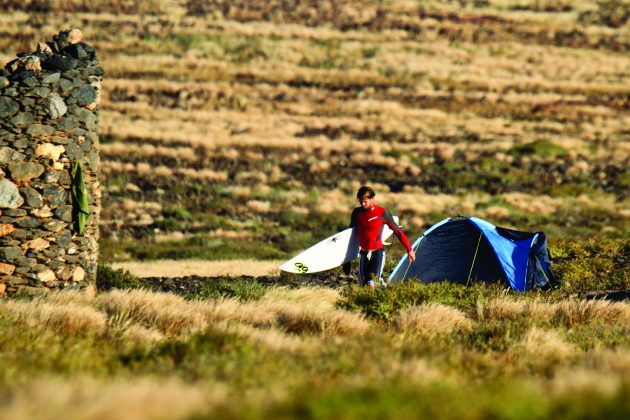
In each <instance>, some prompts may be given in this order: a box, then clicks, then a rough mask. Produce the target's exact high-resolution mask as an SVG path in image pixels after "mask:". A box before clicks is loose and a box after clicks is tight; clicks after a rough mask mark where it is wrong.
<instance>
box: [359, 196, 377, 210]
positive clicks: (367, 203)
mask: <svg viewBox="0 0 630 420" xmlns="http://www.w3.org/2000/svg"><path fill="white" fill-rule="evenodd" d="M359 204H361V207H363V208H364V209H366V210H369V209H371V208H372V206H373V205H374V197H372V198H369V197H367V196H364V197H361V198H359Z"/></svg>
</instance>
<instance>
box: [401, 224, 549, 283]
mask: <svg viewBox="0 0 630 420" xmlns="http://www.w3.org/2000/svg"><path fill="white" fill-rule="evenodd" d="M413 249H414V250H415V251H416V260H415V261H414V262H413V263H411V264H409V261H408V259H407V256H406V255H405V256H404V257H403V258H402V259H401V260H400V261H399V262H398V265H397V266H396V268H395V269H394V271H393V272H392V274H391V275H390V278H389V279H390V281H391V282H398V281H404V280H405V279H408V278H417V279H420V280H421V281H423V282H424V283H433V282H437V281H445V280H447V281H452V282H455V283H459V284H466V285H470V284H473V283H475V282H503V283H506V284H509V285H510V286H511V287H512V288H513V289H514V290H519V291H524V290H530V289H532V288H545V287H549V286H551V285H553V284H554V283H555V278H554V277H553V272H552V271H551V262H550V259H549V252H548V250H547V240H546V238H545V234H544V233H542V232H537V233H529V232H520V231H516V230H511V229H505V228H501V227H496V226H494V225H492V224H490V223H488V222H486V221H484V220H481V219H478V218H475V217H470V218H458V219H451V218H449V219H445V220H443V221H441V222H439V223H437V224H435V225H434V226H432V227H431V228H430V229H429V230H427V231H426V232H425V233H424V234H423V235H422V236H421V237H420V238H418V239H417V240H416V241H415V242H414V244H413Z"/></svg>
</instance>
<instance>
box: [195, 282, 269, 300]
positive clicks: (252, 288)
mask: <svg viewBox="0 0 630 420" xmlns="http://www.w3.org/2000/svg"><path fill="white" fill-rule="evenodd" d="M265 293H267V290H266V289H265V287H264V286H263V285H262V284H260V283H259V282H257V281H256V280H252V279H245V278H242V277H240V278H237V279H235V280H221V281H212V282H204V283H203V285H202V286H201V288H200V289H198V290H194V291H189V292H187V293H186V294H185V295H184V296H185V297H186V298H187V299H193V300H198V299H220V298H236V299H239V300H241V301H243V302H248V301H254V300H259V299H260V298H261V297H263V296H264V295H265Z"/></svg>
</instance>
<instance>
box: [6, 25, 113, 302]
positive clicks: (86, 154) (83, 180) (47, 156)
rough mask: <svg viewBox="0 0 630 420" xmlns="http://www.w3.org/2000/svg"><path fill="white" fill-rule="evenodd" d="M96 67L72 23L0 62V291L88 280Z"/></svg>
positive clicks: (94, 197) (93, 250)
mask: <svg viewBox="0 0 630 420" xmlns="http://www.w3.org/2000/svg"><path fill="white" fill-rule="evenodd" d="M102 75H103V70H102V68H101V67H100V66H99V62H98V59H97V58H96V53H95V51H94V48H92V47H91V46H89V45H88V44H86V43H84V42H83V35H82V34H81V31H79V30H78V29H72V30H65V31H61V32H60V33H59V34H58V35H55V36H54V37H53V40H52V41H50V42H46V43H40V44H39V45H38V46H37V50H36V51H35V52H29V53H21V54H19V55H18V58H17V59H15V60H13V61H11V62H9V63H8V64H7V65H6V66H5V68H4V69H0V295H1V294H6V293H13V292H16V291H19V290H21V289H29V288H44V289H62V288H74V289H80V288H84V287H87V286H88V285H90V284H94V282H95V281H96V270H97V259H98V242H97V241H98V237H99V231H98V219H99V214H100V206H101V203H100V185H99V181H98V172H99V138H98V107H99V102H100V89H101V78H102Z"/></svg>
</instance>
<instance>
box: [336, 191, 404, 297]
mask: <svg viewBox="0 0 630 420" xmlns="http://www.w3.org/2000/svg"><path fill="white" fill-rule="evenodd" d="M375 195H376V193H375V192H374V190H373V189H372V188H371V187H368V186H363V187H361V188H359V191H358V192H357V199H358V200H359V204H360V207H357V208H355V209H354V210H353V211H352V217H351V218H350V227H357V231H358V234H359V246H360V251H359V284H360V285H361V286H366V285H367V286H368V287H370V288H375V287H376V283H375V280H378V281H379V282H380V283H381V284H385V282H384V281H383V278H382V277H381V275H382V274H383V267H384V266H385V251H384V250H383V242H382V240H381V237H382V233H383V228H384V227H385V225H387V226H389V228H390V229H391V230H392V231H393V232H394V235H396V237H397V238H398V240H399V241H400V243H401V244H402V245H403V246H404V247H405V249H406V250H407V255H408V256H409V260H410V261H414V260H415V259H416V253H415V252H414V250H413V249H412V248H411V245H410V244H409V240H408V239H407V236H405V234H404V233H403V231H402V230H401V229H400V228H399V227H398V225H397V224H396V222H395V221H394V218H393V216H392V214H391V213H390V212H389V211H388V210H386V209H384V208H383V207H379V206H377V205H376V204H374V196H375ZM343 268H344V271H345V272H346V273H347V274H349V272H350V263H347V264H345V265H344V267H343Z"/></svg>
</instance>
